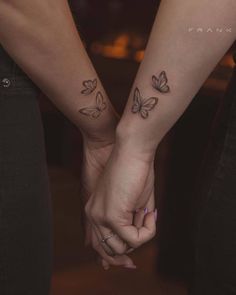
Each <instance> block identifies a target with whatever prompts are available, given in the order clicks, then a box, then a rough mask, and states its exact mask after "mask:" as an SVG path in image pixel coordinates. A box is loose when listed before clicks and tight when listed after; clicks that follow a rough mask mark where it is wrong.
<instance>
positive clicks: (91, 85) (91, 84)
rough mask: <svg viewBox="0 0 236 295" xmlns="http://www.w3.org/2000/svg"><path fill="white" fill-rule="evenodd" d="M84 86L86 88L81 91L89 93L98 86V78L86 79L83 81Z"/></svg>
mask: <svg viewBox="0 0 236 295" xmlns="http://www.w3.org/2000/svg"><path fill="white" fill-rule="evenodd" d="M83 86H84V87H85V88H84V89H83V90H82V91H81V93H82V94H85V95H89V94H91V93H92V92H93V91H94V90H95V89H96V88H97V79H94V80H86V81H84V82H83Z"/></svg>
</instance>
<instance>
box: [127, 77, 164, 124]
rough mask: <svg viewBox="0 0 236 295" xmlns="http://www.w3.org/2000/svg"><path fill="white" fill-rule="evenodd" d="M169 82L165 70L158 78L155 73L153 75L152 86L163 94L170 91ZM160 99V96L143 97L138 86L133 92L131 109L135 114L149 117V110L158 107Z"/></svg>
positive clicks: (143, 117)
mask: <svg viewBox="0 0 236 295" xmlns="http://www.w3.org/2000/svg"><path fill="white" fill-rule="evenodd" d="M167 83H168V79H167V75H166V72H165V71H162V72H161V73H160V75H159V77H158V78H157V77H156V76H155V75H153V76H152V87H153V88H154V89H155V90H157V91H158V92H160V93H161V94H165V93H168V92H170V87H169V85H168V84H167ZM158 100H159V98H158V97H149V98H143V97H142V96H141V94H140V90H139V88H138V87H136V88H135V90H134V94H133V105H132V108H131V111H132V113H133V114H139V115H140V117H141V118H142V119H147V118H148V117H149V112H150V111H152V110H153V109H154V108H155V107H156V105H157V103H158Z"/></svg>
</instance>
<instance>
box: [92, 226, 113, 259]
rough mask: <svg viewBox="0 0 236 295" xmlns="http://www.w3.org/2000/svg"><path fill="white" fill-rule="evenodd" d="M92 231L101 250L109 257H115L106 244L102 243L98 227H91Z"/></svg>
mask: <svg viewBox="0 0 236 295" xmlns="http://www.w3.org/2000/svg"><path fill="white" fill-rule="evenodd" d="M93 230H94V232H95V234H96V237H97V240H98V241H99V243H100V246H101V247H102V248H103V250H104V251H105V252H106V254H107V255H109V256H115V253H114V252H113V250H112V249H111V248H110V247H109V245H107V243H105V242H103V241H102V240H103V236H102V235H101V233H100V231H99V230H98V227H97V226H96V225H94V226H93Z"/></svg>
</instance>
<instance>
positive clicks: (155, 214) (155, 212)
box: [154, 209, 157, 222]
mask: <svg viewBox="0 0 236 295" xmlns="http://www.w3.org/2000/svg"><path fill="white" fill-rule="evenodd" d="M154 216H155V221H156V222H157V209H155V211H154Z"/></svg>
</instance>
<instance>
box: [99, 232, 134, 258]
mask: <svg viewBox="0 0 236 295" xmlns="http://www.w3.org/2000/svg"><path fill="white" fill-rule="evenodd" d="M98 229H99V232H100V234H101V236H102V237H103V238H106V237H107V238H108V239H107V240H106V241H105V243H104V244H106V245H108V246H109V248H110V249H111V250H112V252H113V253H115V254H116V255H123V254H125V253H126V252H127V250H128V249H129V246H128V245H127V243H126V242H125V241H123V240H122V239H120V237H119V236H118V235H117V234H115V233H114V232H112V231H111V230H109V229H108V228H107V227H104V226H99V227H98Z"/></svg>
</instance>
